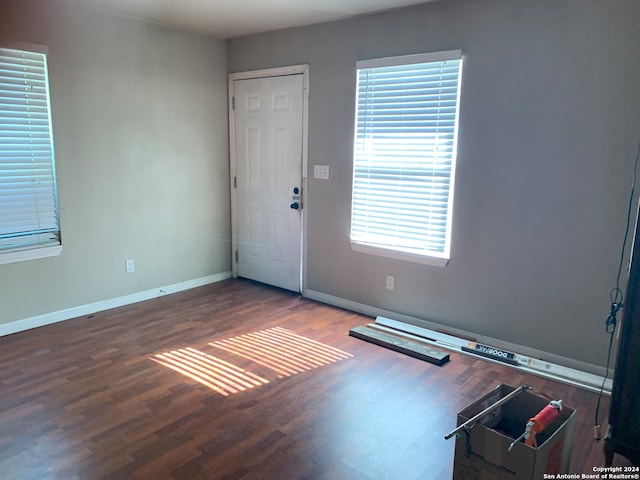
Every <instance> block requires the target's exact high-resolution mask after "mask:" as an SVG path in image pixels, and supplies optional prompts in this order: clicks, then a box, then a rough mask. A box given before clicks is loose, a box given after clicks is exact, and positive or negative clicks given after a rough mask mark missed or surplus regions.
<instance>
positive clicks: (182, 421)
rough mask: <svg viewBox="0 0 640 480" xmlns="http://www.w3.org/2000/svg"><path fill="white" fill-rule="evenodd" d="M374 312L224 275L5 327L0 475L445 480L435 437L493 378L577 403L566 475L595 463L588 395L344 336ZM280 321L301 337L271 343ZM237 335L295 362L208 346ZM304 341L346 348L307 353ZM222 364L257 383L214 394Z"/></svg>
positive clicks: (444, 448)
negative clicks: (92, 310) (24, 327)
mask: <svg viewBox="0 0 640 480" xmlns="http://www.w3.org/2000/svg"><path fill="white" fill-rule="evenodd" d="M371 321H372V319H371V318H369V317H366V316H363V315H359V314H355V313H353V312H348V311H345V310H342V309H339V308H335V307H331V306H327V305H323V304H320V303H318V302H314V301H311V300H307V299H303V298H301V297H300V296H299V295H296V294H293V293H290V292H286V291H282V290H280V289H277V288H272V287H268V286H265V285H261V284H258V283H255V282H250V281H246V280H227V281H223V282H219V283H216V284H213V285H208V286H205V287H200V288H196V289H193V290H189V291H186V292H182V293H179V294H175V295H167V296H163V297H159V298H156V299H153V300H149V301H147V302H142V303H138V304H135V305H129V306H126V307H122V308H118V309H114V310H110V311H106V312H100V313H97V314H94V315H89V316H86V317H81V318H77V319H73V320H68V321H65V322H61V323H57V324H54V325H49V326H45V327H40V328H37V329H34V330H30V331H26V332H21V333H16V334H13V335H8V336H5V337H2V338H0V389H1V395H0V476H2V478H10V479H12V480H27V479H29V480H31V479H34V478H37V479H64V480H67V479H91V480H94V479H101V478H104V479H118V480H120V479H129V478H132V479H138V478H139V479H150V478H152V479H190V480H191V479H216V480H218V479H243V480H249V479H265V478H278V479H279V478H283V479H284V478H286V479H321V480H323V479H337V480H345V479H347V480H348V479H354V480H371V479H395V478H398V479H402V480H412V479H420V480H429V479H433V480H440V479H446V478H451V473H452V468H453V451H454V442H453V440H451V441H446V440H444V435H445V434H446V433H448V432H449V431H450V430H452V429H453V428H454V427H455V424H456V414H457V412H458V411H459V410H461V409H462V408H464V407H466V406H467V405H468V404H469V403H471V402H473V401H475V400H476V399H477V398H478V397H480V396H482V395H483V394H484V393H486V392H487V391H489V390H491V389H492V388H494V387H495V386H496V385H497V384H499V383H508V384H510V385H514V386H519V385H521V384H524V383H526V384H531V385H532V386H533V387H534V388H535V389H538V390H540V391H543V392H544V393H545V394H547V395H549V396H551V397H554V398H562V399H563V400H564V402H565V404H566V405H568V406H571V407H572V408H575V409H577V410H578V414H577V421H576V437H575V442H574V446H573V455H572V462H571V473H592V469H593V467H594V466H599V465H601V464H602V462H603V456H602V453H601V448H602V445H601V444H600V443H598V442H596V441H595V440H594V439H593V437H592V432H593V427H592V425H593V417H594V409H595V405H596V400H597V395H596V394H595V393H593V392H589V391H585V390H582V389H579V388H576V387H572V386H568V385H565V384H562V383H558V382H554V381H551V380H547V379H542V378H539V377H536V376H533V375H530V374H526V373H522V372H521V371H519V370H516V369H513V368H510V367H508V366H505V365H500V364H496V363H490V362H487V361H485V360H483V359H479V358H477V357H472V356H467V355H462V354H458V353H453V352H451V353H450V361H449V362H448V363H447V364H445V365H443V366H442V367H438V366H435V365H432V364H429V363H427V362H424V361H421V360H418V359H415V358H411V357H408V356H406V355H403V354H401V353H398V352H394V351H391V350H387V349H384V348H381V347H378V346H376V345H373V344H370V343H367V342H364V341H361V340H358V339H356V338H353V337H350V336H349V335H348V332H349V330H350V329H351V328H353V327H356V326H358V325H366V324H367V323H370V322H371ZM274 329H275V330H274ZM278 329H284V330H278ZM283 331H287V332H290V333H291V334H292V335H297V336H299V337H300V338H299V342H300V343H297V344H292V343H287V342H286V341H285V340H284V338H285V337H283V339H281V341H280V342H274V340H273V337H271V336H270V335H271V334H274V332H283ZM283 335H285V336H286V335H289V333H287V334H283ZM302 337H304V339H308V340H304V339H303V338H302ZM243 338H245V339H246V338H250V339H251V342H253V343H251V345H252V347H251V348H252V349H253V350H252V351H260V352H262V354H263V356H264V357H266V356H269V357H270V358H272V360H273V362H278V361H280V362H284V363H283V365H285V366H287V368H291V369H292V370H291V371H287V372H288V373H287V375H283V374H282V371H279V370H280V369H279V368H276V367H274V364H273V362H272V363H264V364H262V365H259V364H257V363H256V361H255V359H252V358H250V357H251V356H248V355H244V356H240V355H238V353H237V352H234V351H232V349H229V348H227V349H222V348H220V345H230V344H231V343H232V342H233V341H241V340H242V339H243ZM296 341H297V340H296ZM307 341H312V342H318V343H317V344H316V349H315V351H316V352H319V351H320V348H321V345H320V344H323V345H326V346H327V348H329V347H330V348H331V349H338V350H340V351H342V352H345V355H343V356H339V357H336V358H331V352H335V350H330V349H327V350H324V354H323V355H324V357H323V356H318V357H314V353H313V349H308V350H306V351H305V347H304V346H305V345H306V342H307ZM256 342H257V343H256ZM258 347H259V350H258ZM269 348H273V351H269V350H268V349H269ZM171 352H174V353H173V357H171V358H174V359H177V358H179V357H180V354H183V356H186V359H184V363H182V364H180V365H181V367H180V368H181V369H182V370H183V371H185V372H187V373H189V372H190V373H191V375H190V376H185V375H183V374H181V373H178V371H176V369H172V368H168V367H167V366H165V365H163V364H161V363H158V362H157V361H155V360H157V359H158V358H160V357H158V355H165V357H166V356H167V354H169V353H171ZM185 352H187V353H189V355H186V354H185ZM180 358H182V357H180ZM177 361H178V360H176V362H177ZM225 362H226V363H225ZM226 364H230V365H232V366H233V368H230V370H231V371H235V372H237V371H242V370H244V371H246V372H249V373H251V374H252V375H257V376H259V377H260V378H263V379H264V380H265V382H267V383H263V384H260V385H257V386H252V388H247V389H246V390H243V391H238V392H237V393H229V391H225V392H226V393H225V394H224V395H223V394H221V393H218V392H217V391H216V390H213V389H211V388H209V387H208V386H207V385H206V382H204V383H203V381H202V380H203V378H209V379H210V380H211V379H212V380H211V381H213V382H218V381H219V382H222V381H223V380H224V381H225V382H234V381H236V382H237V379H236V380H233V378H232V376H231V374H230V373H229V370H225V369H224V368H222V367H221V365H222V366H224V365H226ZM175 366H176V365H174V367H175ZM194 372H195V373H194ZM216 375H219V376H216ZM209 383H211V382H209ZM238 385H241V383H240V384H236V387H235V389H236V390H240V388H239V387H238ZM245 387H246V385H245ZM607 407H608V398H604V400H603V403H602V406H601V412H606V411H607ZM616 464H619V465H625V464H627V463H626V461H625V460H624V458H622V457H620V456H617V457H616Z"/></svg>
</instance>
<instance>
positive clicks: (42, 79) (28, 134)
mask: <svg viewBox="0 0 640 480" xmlns="http://www.w3.org/2000/svg"><path fill="white" fill-rule="evenodd" d="M61 249H62V242H61V237H60V225H59V221H58V200H57V191H56V176H55V161H54V154H53V138H52V132H51V112H50V108H49V86H48V79H47V56H46V52H42V51H26V50H15V49H8V48H0V264H1V263H10V262H16V261H20V260H27V259H32V258H41V257H45V256H52V255H57V254H59V253H60V251H61Z"/></svg>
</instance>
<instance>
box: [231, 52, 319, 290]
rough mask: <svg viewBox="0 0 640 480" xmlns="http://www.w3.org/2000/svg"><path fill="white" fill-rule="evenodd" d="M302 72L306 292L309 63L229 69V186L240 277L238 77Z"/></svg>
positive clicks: (233, 258)
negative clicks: (237, 162) (237, 187)
mask: <svg viewBox="0 0 640 480" xmlns="http://www.w3.org/2000/svg"><path fill="white" fill-rule="evenodd" d="M287 75H302V179H301V180H302V187H301V188H302V192H301V198H300V202H301V204H302V209H301V210H300V215H301V218H300V226H301V232H300V235H301V238H300V242H301V245H300V252H301V254H300V293H301V294H303V295H304V291H305V287H306V284H307V269H306V264H307V248H306V246H307V241H306V239H307V222H306V217H307V215H306V209H307V194H306V192H307V187H308V183H309V182H308V140H309V65H307V64H301V65H292V66H288V67H276V68H266V69H261V70H250V71H244V72H235V73H229V75H228V83H229V97H228V102H229V106H228V111H229V189H230V192H231V267H232V269H231V270H232V275H233V278H237V277H238V261H237V256H236V253H237V251H238V212H237V190H236V188H235V182H236V180H235V179H236V129H235V128H236V127H235V111H234V104H233V102H234V98H235V81H236V80H246V79H252V78H267V77H283V76H287Z"/></svg>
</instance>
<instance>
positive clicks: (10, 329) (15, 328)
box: [0, 272, 231, 337]
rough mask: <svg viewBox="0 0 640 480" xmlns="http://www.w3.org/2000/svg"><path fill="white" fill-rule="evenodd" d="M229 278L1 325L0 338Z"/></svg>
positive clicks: (220, 276) (199, 280) (168, 287)
mask: <svg viewBox="0 0 640 480" xmlns="http://www.w3.org/2000/svg"><path fill="white" fill-rule="evenodd" d="M228 278H231V272H222V273H216V274H213V275H207V276H205V277H200V278H194V279H193V280H187V281H184V282H179V283H174V284H173V285H166V286H164V287H158V288H152V289H151V290H145V291H144V292H137V293H132V294H129V295H124V296H122V297H117V298H110V299H107V300H101V301H99V302H94V303H89V304H87V305H81V306H78V307H72V308H66V309H64V310H58V311H57V312H51V313H45V314H43V315H37V316H35V317H30V318H23V319H22V320H16V321H14V322H9V323H4V324H0V337H2V336H4V335H10V334H12V333H17V332H22V331H24V330H30V329H32V328H36V327H42V326H44V325H50V324H52V323H57V322H62V321H64V320H69V319H71V318H77V317H82V316H84V315H91V314H92V313H96V312H102V311H104V310H109V309H111V308H116V307H122V306H124V305H130V304H132V303H137V302H142V301H144V300H150V299H152V298H156V297H160V296H162V295H168V294H170V293H178V292H182V291H184V290H189V289H191V288H196V287H201V286H203V285H208V284H210V283H215V282H220V281H222V280H226V279H228Z"/></svg>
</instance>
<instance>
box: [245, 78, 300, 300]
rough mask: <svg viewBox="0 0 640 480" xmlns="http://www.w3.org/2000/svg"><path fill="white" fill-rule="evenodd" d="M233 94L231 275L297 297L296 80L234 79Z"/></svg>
mask: <svg viewBox="0 0 640 480" xmlns="http://www.w3.org/2000/svg"><path fill="white" fill-rule="evenodd" d="M233 94H234V100H233V114H234V115H233V117H234V126H233V128H234V136H235V139H232V140H233V141H234V146H235V148H234V150H235V152H234V153H235V179H234V182H233V183H234V188H235V216H236V218H235V221H236V229H235V241H234V244H235V248H236V252H235V253H234V262H235V265H234V266H235V269H234V270H235V272H236V273H237V275H238V276H241V277H245V278H250V279H253V280H257V281H260V282H264V283H268V284H270V285H275V286H278V287H282V288H286V289H288V290H293V291H296V292H297V291H300V290H301V269H302V258H301V257H302V256H301V252H302V247H301V243H302V187H303V183H302V181H303V179H302V156H303V152H302V149H303V94H304V83H303V75H287V76H273V77H265V78H249V79H242V80H234V84H233ZM232 137H233V135H232ZM232 161H233V160H232ZM232 171H233V168H232Z"/></svg>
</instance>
